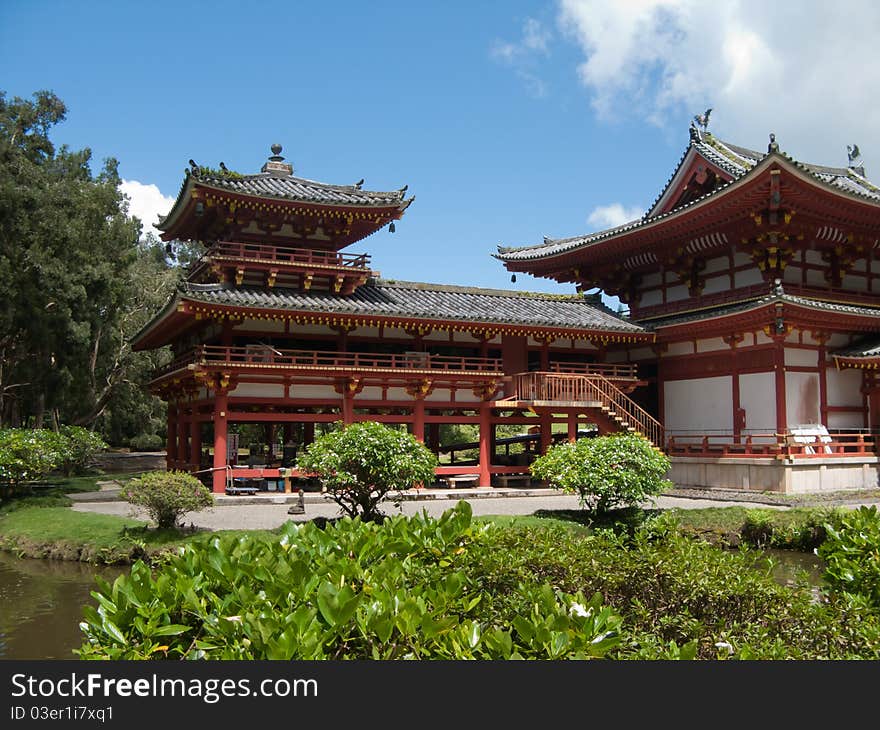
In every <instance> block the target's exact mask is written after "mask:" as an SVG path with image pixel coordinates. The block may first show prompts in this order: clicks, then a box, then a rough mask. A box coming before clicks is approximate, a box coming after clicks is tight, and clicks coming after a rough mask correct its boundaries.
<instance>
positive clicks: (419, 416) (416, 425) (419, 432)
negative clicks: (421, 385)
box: [412, 397, 425, 443]
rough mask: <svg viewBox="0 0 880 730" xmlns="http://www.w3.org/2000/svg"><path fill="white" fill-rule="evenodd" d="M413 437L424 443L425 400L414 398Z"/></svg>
mask: <svg viewBox="0 0 880 730" xmlns="http://www.w3.org/2000/svg"><path fill="white" fill-rule="evenodd" d="M412 423H413V435H414V436H415V437H416V438H417V439H418V440H419V441H421V442H422V443H424V442H425V399H424V398H419V397H416V399H415V400H414V401H413V422H412Z"/></svg>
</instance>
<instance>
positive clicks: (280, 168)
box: [260, 142, 293, 175]
mask: <svg viewBox="0 0 880 730" xmlns="http://www.w3.org/2000/svg"><path fill="white" fill-rule="evenodd" d="M270 149H271V150H272V156H271V157H270V158H269V160H268V161H267V162H266V164H264V165H263V167H262V168H261V170H260V172H270V173H272V174H274V175H293V165H291V164H290V163H289V162H285V161H284V158H283V157H282V156H281V150H282V149H283V148H282V147H281V145H280V144H278V143H277V142H276V143H275V144H273V145H272V147H271V148H270Z"/></svg>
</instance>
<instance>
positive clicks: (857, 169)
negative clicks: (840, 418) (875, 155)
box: [846, 144, 865, 177]
mask: <svg viewBox="0 0 880 730" xmlns="http://www.w3.org/2000/svg"><path fill="white" fill-rule="evenodd" d="M846 156H847V158H848V159H849V162H848V163H847V167H848V168H849V169H850V170H852V171H853V172H854V173H856V174H857V175H861V176H862V177H864V176H865V166H864V165H862V153H861V152H859V146H858V145H857V144H853V145H849V144H848V145H847V146H846Z"/></svg>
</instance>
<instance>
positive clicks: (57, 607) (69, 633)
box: [0, 552, 127, 659]
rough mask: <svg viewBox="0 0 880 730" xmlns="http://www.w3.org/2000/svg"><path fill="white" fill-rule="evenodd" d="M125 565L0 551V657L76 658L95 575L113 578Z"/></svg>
mask: <svg viewBox="0 0 880 730" xmlns="http://www.w3.org/2000/svg"><path fill="white" fill-rule="evenodd" d="M125 569H127V567H98V566H94V565H88V564H86V563H78V562H74V561H66V560H26V559H19V558H16V557H15V556H14V555H10V554H9V553H4V552H0V659H76V655H75V654H73V653H72V651H73V649H78V648H79V647H80V646H81V645H82V634H81V632H80V629H79V622H80V621H82V618H83V614H82V608H83V606H84V605H86V604H87V603H90V604H95V600H94V599H93V598H92V597H91V596H90V595H89V593H90V591H92V590H95V588H96V585H95V575H96V574H98V575H101V576H103V577H104V578H106V579H107V580H113V579H114V578H115V577H116V576H117V575H119V573H121V572H122V571H123V570H125Z"/></svg>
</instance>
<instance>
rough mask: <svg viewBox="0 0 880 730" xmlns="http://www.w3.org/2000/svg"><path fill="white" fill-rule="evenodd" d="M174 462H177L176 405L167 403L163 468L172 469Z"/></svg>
mask: <svg viewBox="0 0 880 730" xmlns="http://www.w3.org/2000/svg"><path fill="white" fill-rule="evenodd" d="M175 461H177V405H176V404H174V403H170V402H169V403H168V427H167V432H166V436H165V468H166V469H173V468H174V462H175Z"/></svg>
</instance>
